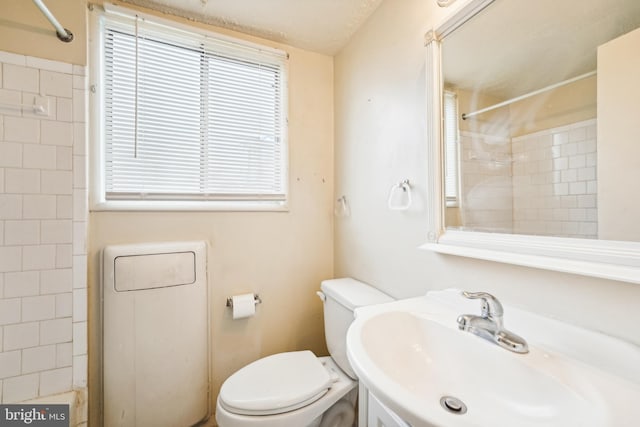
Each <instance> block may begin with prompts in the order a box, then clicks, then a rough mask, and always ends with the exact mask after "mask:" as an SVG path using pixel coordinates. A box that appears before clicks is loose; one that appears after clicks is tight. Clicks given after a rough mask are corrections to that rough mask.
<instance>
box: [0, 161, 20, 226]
mask: <svg viewBox="0 0 640 427" xmlns="http://www.w3.org/2000/svg"><path fill="white" fill-rule="evenodd" d="M4 172H5V175H6V170H5V171H4ZM5 187H6V183H5ZM5 191H6V190H5ZM20 218H22V196H21V195H19V194H0V220H2V219H20Z"/></svg>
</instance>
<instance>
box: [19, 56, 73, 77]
mask: <svg viewBox="0 0 640 427" xmlns="http://www.w3.org/2000/svg"><path fill="white" fill-rule="evenodd" d="M26 60H27V66H29V67H32V68H38V69H40V70H46V71H55V72H58V73H66V74H71V73H73V65H71V64H67V63H66V62H59V61H52V60H50V59H43V58H36V57H33V56H27V57H26Z"/></svg>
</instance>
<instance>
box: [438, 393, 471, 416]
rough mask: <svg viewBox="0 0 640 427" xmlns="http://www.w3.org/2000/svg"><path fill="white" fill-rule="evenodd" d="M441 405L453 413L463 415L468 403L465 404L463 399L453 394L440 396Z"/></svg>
mask: <svg viewBox="0 0 640 427" xmlns="http://www.w3.org/2000/svg"><path fill="white" fill-rule="evenodd" d="M440 406H442V407H443V408H444V409H445V410H446V411H447V412H451V413H452V414H459V415H462V414H464V413H466V412H467V405H465V404H464V402H463V401H462V400H460V399H458V398H457V397H453V396H442V397H441V398H440Z"/></svg>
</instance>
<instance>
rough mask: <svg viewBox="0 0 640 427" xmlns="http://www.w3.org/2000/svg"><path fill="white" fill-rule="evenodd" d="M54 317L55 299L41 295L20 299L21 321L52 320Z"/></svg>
mask: <svg viewBox="0 0 640 427" xmlns="http://www.w3.org/2000/svg"><path fill="white" fill-rule="evenodd" d="M55 317H56V297H55V296H54V295H43V296H36V297H24V298H22V321H23V322H33V321H36V320H47V319H54V318H55Z"/></svg>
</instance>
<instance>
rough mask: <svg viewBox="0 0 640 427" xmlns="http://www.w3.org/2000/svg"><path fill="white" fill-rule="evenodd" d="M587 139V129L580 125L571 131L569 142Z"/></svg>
mask: <svg viewBox="0 0 640 427" xmlns="http://www.w3.org/2000/svg"><path fill="white" fill-rule="evenodd" d="M585 139H587V129H586V128H585V127H579V128H576V129H571V130H570V131H569V142H580V141H584V140H585Z"/></svg>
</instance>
